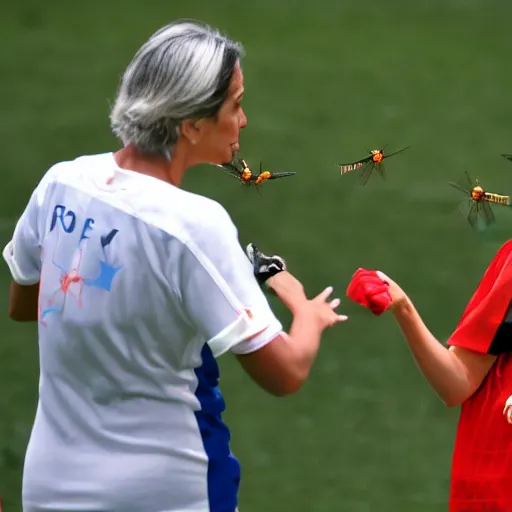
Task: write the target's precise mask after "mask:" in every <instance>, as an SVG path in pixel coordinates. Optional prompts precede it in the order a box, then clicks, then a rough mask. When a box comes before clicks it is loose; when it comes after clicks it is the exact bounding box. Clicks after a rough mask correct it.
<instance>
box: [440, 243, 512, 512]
mask: <svg viewBox="0 0 512 512" xmlns="http://www.w3.org/2000/svg"><path fill="white" fill-rule="evenodd" d="M511 305H512V241H509V242H507V243H506V244H504V245H503V246H502V247H501V249H500V250H499V251H498V253H497V254H496V256H495V257H494V259H493V260H492V262H491V264H490V265H489V267H488V269H487V270H486V272H485V274H484V276H483V278H482V281H481V282H480V284H479V286H478V288H477V290H476V291H475V293H474V295H473V297H472V298H471V300H470V301H469V303H468V305H467V307H466V310H465V311H464V314H463V315H462V318H461V320H460V323H459V325H458V326H457V329H456V330H455V332H454V333H453V334H452V336H451V337H450V339H449V340H448V344H449V345H454V346H458V347H463V348H466V349H469V350H474V351H476V352H480V353H485V354H495V355H497V356H498V359H497V360H496V362H495V364H494V365H493V367H492V368H491V370H490V371H489V374H488V375H487V377H486V378H485V380H484V382H483V383H482V385H481V386H480V388H479V389H478V390H477V391H476V392H475V393H474V394H473V396H471V397H470V398H469V399H467V400H466V402H464V403H463V404H462V408H461V414H460V419H459V425H458V427H457V436H456V439H455V448H454V453H453V463H452V475H451V488H450V512H512V424H511V423H509V422H508V421H507V417H506V416H505V415H504V407H505V403H506V402H507V400H508V398H509V397H510V396H512V308H511Z"/></svg>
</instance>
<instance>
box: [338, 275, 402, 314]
mask: <svg viewBox="0 0 512 512" xmlns="http://www.w3.org/2000/svg"><path fill="white" fill-rule="evenodd" d="M347 297H348V298H349V299H351V300H353V301H354V302H357V303H358V304H361V306H364V307H366V308H369V309H370V310H371V312H372V313H373V314H374V315H381V314H382V313H384V312H385V311H386V310H387V309H389V307H390V306H391V304H392V302H393V300H392V297H391V294H390V292H389V281H388V280H387V278H386V276H385V275H384V274H383V273H382V272H378V271H376V270H366V269H363V268H358V269H357V271H356V272H355V274H354V275H353V276H352V279H351V281H350V283H349V285H348V288H347Z"/></svg>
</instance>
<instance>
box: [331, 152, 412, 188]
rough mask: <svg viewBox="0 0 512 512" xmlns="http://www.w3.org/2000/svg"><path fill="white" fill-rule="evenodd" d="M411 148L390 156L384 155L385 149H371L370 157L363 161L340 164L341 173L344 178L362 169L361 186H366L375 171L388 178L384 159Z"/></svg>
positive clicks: (383, 177) (362, 159)
mask: <svg viewBox="0 0 512 512" xmlns="http://www.w3.org/2000/svg"><path fill="white" fill-rule="evenodd" d="M410 147H411V146H407V147H405V148H402V149H399V150H398V151H395V152H394V153H390V154H389V155H385V154H384V148H382V149H371V150H370V156H367V157H365V158H361V160H357V162H352V163H350V164H338V166H339V168H340V173H341V175H342V176H343V174H346V173H347V172H350V171H355V170H356V169H360V168H362V170H361V173H360V175H359V179H360V182H361V185H363V186H364V185H366V184H367V183H368V180H369V179H370V176H371V174H372V172H373V170H374V169H377V171H378V173H379V174H380V175H381V177H382V179H385V178H386V174H385V169H384V164H383V163H382V162H383V160H384V158H389V157H391V156H393V155H397V154H398V153H401V152H402V151H405V150H406V149H409V148H410Z"/></svg>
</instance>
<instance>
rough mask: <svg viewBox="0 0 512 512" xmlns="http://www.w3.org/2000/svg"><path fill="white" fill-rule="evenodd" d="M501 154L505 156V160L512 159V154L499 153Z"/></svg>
mask: <svg viewBox="0 0 512 512" xmlns="http://www.w3.org/2000/svg"><path fill="white" fill-rule="evenodd" d="M501 156H502V157H503V158H506V159H507V160H510V161H512V154H511V153H501Z"/></svg>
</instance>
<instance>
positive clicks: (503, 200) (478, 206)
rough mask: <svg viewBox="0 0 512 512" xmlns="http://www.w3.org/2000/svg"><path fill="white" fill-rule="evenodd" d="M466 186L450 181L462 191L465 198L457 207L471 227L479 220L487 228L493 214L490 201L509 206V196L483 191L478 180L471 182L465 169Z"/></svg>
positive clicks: (492, 219) (477, 225) (491, 221)
mask: <svg viewBox="0 0 512 512" xmlns="http://www.w3.org/2000/svg"><path fill="white" fill-rule="evenodd" d="M465 173H466V178H467V183H468V188H466V187H464V186H462V185H459V184H458V183H454V182H453V181H450V182H449V184H450V185H451V186H452V187H455V188H456V189H458V190H460V191H462V192H464V194H465V195H466V196H467V198H466V199H465V200H464V201H462V202H461V204H460V206H459V209H460V211H461V212H462V214H463V215H464V216H465V217H466V218H467V219H468V222H469V223H470V224H471V227H473V228H475V229H478V227H479V220H480V221H481V222H482V223H483V227H484V228H487V227H489V226H490V225H491V224H492V223H493V222H494V214H493V213H492V209H491V206H490V205H491V203H494V204H501V205H503V206H510V196H503V195H500V194H493V193H491V192H485V191H484V189H483V188H482V186H481V185H480V184H479V182H478V180H476V181H475V182H473V181H472V180H471V178H470V177H469V173H468V172H467V171H465Z"/></svg>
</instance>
